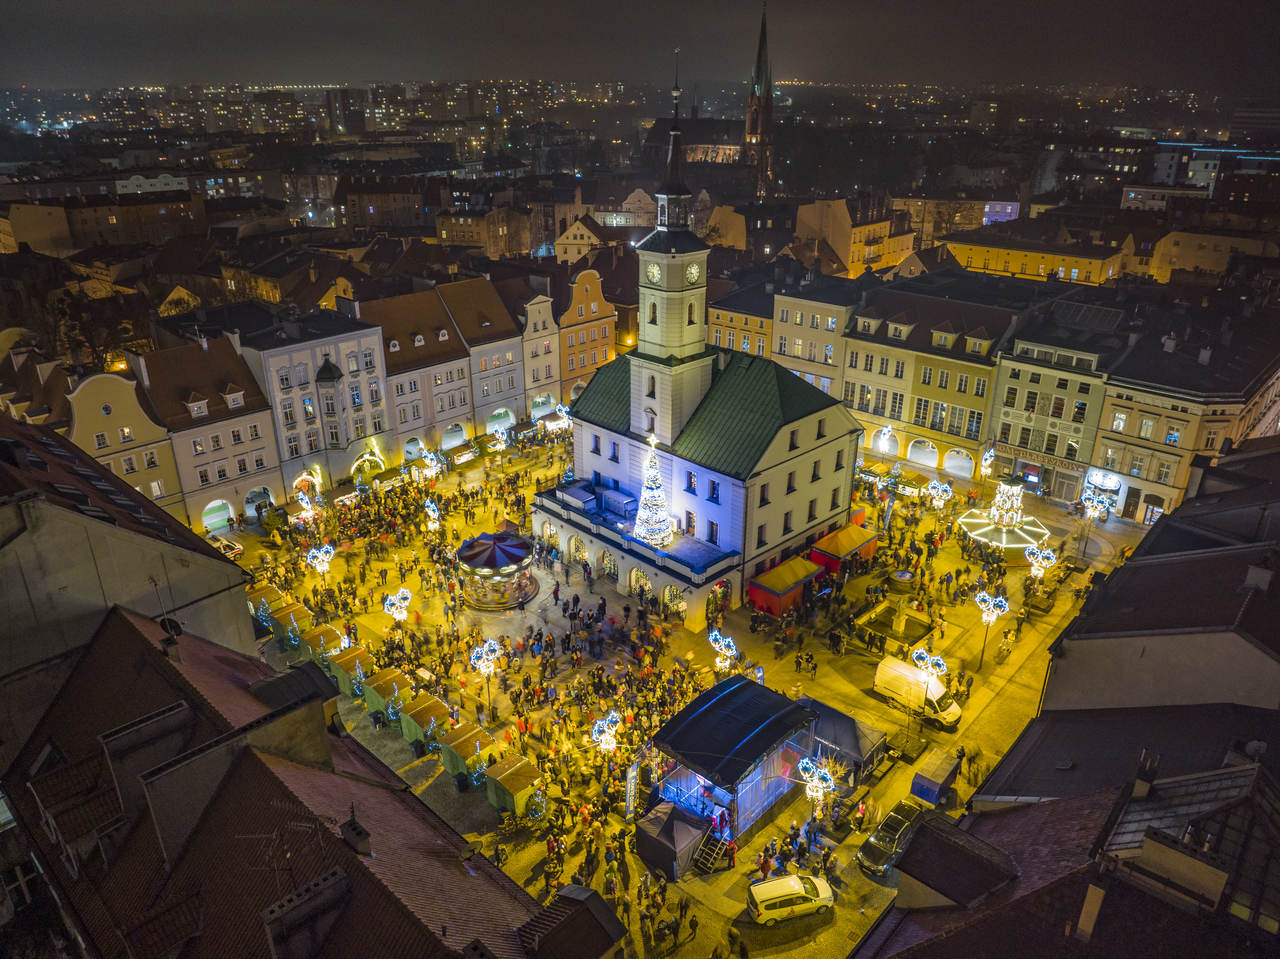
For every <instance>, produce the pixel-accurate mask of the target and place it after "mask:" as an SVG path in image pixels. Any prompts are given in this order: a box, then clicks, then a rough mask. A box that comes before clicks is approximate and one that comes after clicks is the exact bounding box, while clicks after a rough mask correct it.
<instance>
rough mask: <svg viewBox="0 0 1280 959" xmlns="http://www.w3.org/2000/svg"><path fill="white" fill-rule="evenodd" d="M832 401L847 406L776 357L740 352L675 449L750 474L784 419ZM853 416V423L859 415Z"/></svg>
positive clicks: (731, 472)
mask: <svg viewBox="0 0 1280 959" xmlns="http://www.w3.org/2000/svg"><path fill="white" fill-rule="evenodd" d="M597 375H599V374H597ZM831 407H837V408H838V409H840V411H841V412H842V413H844V412H845V411H844V408H843V407H841V406H840V403H839V401H838V400H836V399H835V398H834V397H831V396H828V395H827V394H826V393H824V392H822V390H820V389H818V388H817V387H816V386H812V385H810V384H809V383H806V382H805V381H804V380H802V379H801V378H800V377H798V376H795V375H794V374H792V373H791V372H790V371H788V370H786V369H784V368H783V367H781V366H779V365H778V364H777V363H775V362H773V360H769V359H765V358H764V357H758V356H747V355H745V354H742V353H734V354H733V355H732V356H731V357H730V358H729V363H728V365H727V366H725V368H724V370H722V371H721V372H720V373H719V374H718V375H717V376H716V377H715V379H714V380H713V381H712V383H711V389H709V390H708V391H707V395H706V396H704V397H703V398H702V402H701V403H699V404H698V408H697V409H696V410H694V411H693V416H692V417H690V419H689V422H688V423H687V424H685V428H684V429H683V430H682V431H681V433H680V435H679V436H678V437H677V438H676V442H675V446H674V447H673V449H672V452H674V453H675V454H676V455H677V456H679V457H680V458H682V459H686V460H689V461H690V462H691V463H697V464H698V465H699V466H705V467H707V468H708V469H712V470H715V471H716V472H717V473H723V474H724V475H726V476H732V477H734V478H735V479H746V478H747V477H748V476H750V475H751V474H752V473H753V472H754V471H755V468H756V464H758V463H759V462H760V459H761V457H763V456H764V453H765V450H767V449H768V448H769V444H770V443H771V442H773V439H774V437H775V436H777V435H778V433H779V432H780V431H781V429H782V427H783V426H784V425H786V424H787V423H794V422H795V421H796V420H799V419H803V418H804V417H806V416H809V415H810V414H812V413H817V412H818V411H819V410H825V409H829V408H831ZM845 415H846V416H848V414H847V413H845ZM849 420H850V423H851V424H852V423H853V417H852V416H849Z"/></svg>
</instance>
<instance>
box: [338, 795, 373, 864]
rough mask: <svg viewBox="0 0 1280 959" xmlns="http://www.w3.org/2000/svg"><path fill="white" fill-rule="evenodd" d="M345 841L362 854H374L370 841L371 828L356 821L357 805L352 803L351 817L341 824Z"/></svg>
mask: <svg viewBox="0 0 1280 959" xmlns="http://www.w3.org/2000/svg"><path fill="white" fill-rule="evenodd" d="M341 831H342V839H343V841H344V842H345V843H346V844H347V845H348V846H350V847H351V848H352V849H354V850H355V851H356V852H357V853H359V854H360V855H361V856H372V855H373V846H372V844H371V843H370V841H369V830H367V829H365V828H364V826H362V825H360V823H358V822H357V821H356V807H355V804H354V803H352V805H351V818H350V819H348V820H347V821H346V822H344V823H343V824H342V826H341Z"/></svg>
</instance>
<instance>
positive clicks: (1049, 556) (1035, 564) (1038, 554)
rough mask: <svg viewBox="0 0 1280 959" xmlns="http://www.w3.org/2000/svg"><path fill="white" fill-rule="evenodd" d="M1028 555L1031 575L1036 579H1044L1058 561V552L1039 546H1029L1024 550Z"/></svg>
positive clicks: (1024, 553)
mask: <svg viewBox="0 0 1280 959" xmlns="http://www.w3.org/2000/svg"><path fill="white" fill-rule="evenodd" d="M1022 552H1023V555H1025V556H1026V557H1027V562H1029V563H1030V564H1031V571H1030V573H1031V576H1032V577H1033V578H1035V579H1043V578H1044V574H1045V573H1047V572H1048V571H1049V570H1050V569H1052V568H1053V567H1054V565H1055V564H1056V563H1057V562H1058V554H1057V553H1055V552H1054V551H1053V550H1051V549H1048V548H1047V547H1046V548H1045V549H1041V548H1040V547H1038V546H1028V547H1027V548H1026V549H1025V550H1023V551H1022Z"/></svg>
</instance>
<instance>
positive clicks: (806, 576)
mask: <svg viewBox="0 0 1280 959" xmlns="http://www.w3.org/2000/svg"><path fill="white" fill-rule="evenodd" d="M821 572H822V567H821V566H819V565H818V564H817V563H815V562H812V561H811V560H807V559H805V558H804V557H803V556H792V557H791V558H790V559H788V560H783V561H782V562H781V563H779V564H778V565H777V566H775V567H774V568H773V569H771V570H769V571H768V572H767V573H762V574H761V575H759V576H757V577H756V578H755V579H753V580H752V581H751V585H752V586H754V587H756V588H757V589H763V590H765V591H766V592H769V593H773V595H775V596H783V595H785V594H787V593H789V592H791V591H792V590H793V589H795V588H796V587H798V586H801V585H803V584H804V583H807V582H808V581H809V580H811V579H813V577H815V576H817V575H818V574H819V573H821Z"/></svg>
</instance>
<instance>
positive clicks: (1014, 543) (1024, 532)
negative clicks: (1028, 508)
mask: <svg viewBox="0 0 1280 959" xmlns="http://www.w3.org/2000/svg"><path fill="white" fill-rule="evenodd" d="M957 522H958V523H959V524H960V528H961V529H963V530H964V531H965V532H966V533H968V534H969V535H970V536H972V537H973V538H974V539H976V540H978V542H980V543H989V544H990V545H992V546H996V547H998V548H1000V549H1016V550H1018V551H1019V552H1023V551H1024V550H1026V548H1027V547H1028V546H1039V545H1040V544H1041V543H1043V542H1044V541H1045V540H1046V539H1048V537H1049V530H1048V527H1046V526H1045V525H1044V524H1043V523H1041V522H1040V521H1039V520H1038V519H1036V518H1035V517H1034V516H1027V515H1026V514H1024V513H1023V512H1022V487H1021V486H1009V485H1006V484H1004V483H1001V484H1000V485H999V486H997V487H996V496H995V501H994V502H992V504H991V505H990V506H989V507H987V508H986V509H981V508H979V509H971V510H969V511H968V512H967V513H965V514H964V515H963V516H961V517H960V518H959V520H957Z"/></svg>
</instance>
